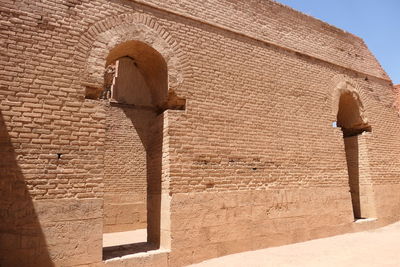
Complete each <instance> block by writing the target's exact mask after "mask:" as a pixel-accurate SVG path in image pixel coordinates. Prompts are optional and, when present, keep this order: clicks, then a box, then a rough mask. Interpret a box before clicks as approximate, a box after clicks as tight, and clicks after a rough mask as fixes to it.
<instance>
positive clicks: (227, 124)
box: [0, 0, 400, 266]
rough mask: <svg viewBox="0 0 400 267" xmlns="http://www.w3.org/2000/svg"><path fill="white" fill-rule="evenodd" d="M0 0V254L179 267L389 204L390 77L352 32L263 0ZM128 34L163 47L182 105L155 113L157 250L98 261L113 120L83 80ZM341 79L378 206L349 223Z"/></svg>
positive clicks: (343, 226) (317, 233) (395, 179)
mask: <svg viewBox="0 0 400 267" xmlns="http://www.w3.org/2000/svg"><path fill="white" fill-rule="evenodd" d="M0 12H1V14H2V15H1V16H2V19H1V21H0V25H1V26H0V27H1V28H0V36H1V37H0V38H1V40H2V42H3V43H4V48H3V49H4V53H3V54H2V56H1V58H0V62H1V64H0V79H1V81H2V83H1V87H0V100H1V105H0V112H1V114H0V122H1V124H0V126H1V127H0V135H1V137H2V138H1V146H0V147H1V150H0V153H1V157H0V158H1V160H0V167H1V170H2V171H1V172H0V175H1V177H0V178H1V179H0V203H1V204H0V211H1V212H0V216H1V218H0V222H1V223H0V240H7V241H8V242H0V263H1V264H3V265H6V266H7V265H14V266H16V265H17V266H28V265H29V264H31V265H32V264H34V265H36V266H51V265H52V264H53V263H55V264H56V265H57V266H66V265H68V266H79V265H85V264H86V265H90V264H92V265H93V266H103V265H108V266H116V265H117V264H129V263H132V264H133V263H138V262H140V261H142V262H147V264H149V266H151V265H152V264H153V263H155V262H158V264H165V265H166V264H168V265H170V266H182V265H185V264H190V263H193V262H199V261H201V260H204V259H207V258H211V257H217V256H222V255H226V254H229V253H234V252H240V251H246V250H252V249H257V248H264V247H268V246H274V245H282V244H288V243H292V242H297V241H304V240H308V239H311V238H318V237H324V236H329V235H334V234H340V233H345V232H350V231H359V230H363V229H371V228H374V227H378V226H382V225H384V224H387V223H390V222H393V221H395V220H399V219H400V218H399V214H400V213H399V210H400V197H399V196H400V195H399V194H398V192H399V191H400V180H399V173H400V158H399V157H398V151H399V149H400V144H399V142H398V140H399V133H400V126H399V118H398V116H397V114H396V112H395V110H394V109H393V107H392V103H393V98H394V93H393V91H392V86H391V82H390V80H389V79H388V77H387V75H386V74H385V72H384V71H383V70H382V68H381V67H380V65H379V63H378V62H377V61H376V59H375V58H374V56H373V55H372V54H371V52H370V51H369V50H368V49H367V48H366V46H365V44H364V43H363V42H362V40H361V39H359V38H358V37H355V36H353V35H351V34H348V33H345V32H343V31H341V30H339V29H336V28H334V27H331V26H329V25H327V24H325V23H323V22H321V21H318V20H316V19H313V18H311V17H308V16H306V15H303V14H300V13H298V12H295V11H293V10H292V9H289V8H287V7H284V6H282V5H280V4H277V3H274V2H270V1H262V2H261V1H255V0H254V1H242V2H240V1H228V0H224V1H209V2H206V3H202V4H199V2H198V1H193V0H184V1H180V3H179V4H178V3H175V1H156V0H149V1H146V2H144V1H124V0H122V1H105V0H95V1H88V0H79V1H72V0H71V1H70V0H68V1H62V2H61V1H50V0H41V1H19V2H10V1H7V0H2V1H0ZM132 38H135V39H138V40H139V41H142V42H145V43H147V44H149V45H151V46H152V47H154V48H155V49H156V50H157V51H159V52H160V53H161V54H162V55H163V57H164V58H165V60H166V61H167V63H168V73H169V87H170V88H172V89H173V90H174V91H175V92H176V94H177V95H178V96H180V97H183V98H185V99H186V100H187V105H186V110H185V111H179V110H167V111H165V112H164V116H162V117H158V120H162V122H163V124H164V131H163V137H164V140H163V151H162V152H163V154H162V192H161V193H162V194H161V196H160V195H159V194H157V193H158V192H152V193H154V194H153V195H151V199H157V197H161V199H162V200H161V212H160V214H161V218H162V220H161V225H160V226H159V227H160V229H161V235H162V237H161V239H162V240H161V244H162V247H163V248H166V249H168V250H163V252H162V253H160V254H149V255H147V256H140V257H139V256H138V257H133V258H129V259H120V260H115V261H110V262H106V263H103V262H102V261H101V259H102V257H101V254H102V250H101V249H102V248H101V240H102V233H103V228H104V227H103V224H104V219H103V212H104V209H106V206H104V202H103V199H104V200H105V199H106V196H107V195H106V191H105V183H107V179H106V177H107V167H106V166H107V164H106V162H107V157H108V156H107V155H108V154H107V153H106V151H107V146H108V144H107V142H106V141H107V134H106V132H107V131H106V126H107V125H108V124H110V122H108V119H107V120H106V114H113V116H114V115H115V116H118V119H119V120H120V121H121V125H124V122H127V121H126V120H125V119H124V117H123V114H122V113H121V110H118V112H117V111H116V112H115V113H113V109H112V108H108V107H107V105H105V104H104V103H102V102H100V101H94V100H85V99H84V95H85V87H86V86H87V85H88V84H89V85H93V86H98V85H99V86H101V85H102V80H101V77H102V72H103V71H104V67H105V61H106V60H105V59H106V57H107V54H108V53H109V51H110V49H111V48H112V47H113V46H115V45H117V44H118V43H120V42H123V41H126V40H129V39H132ZM99 77H100V78H99ZM342 90H350V91H351V92H355V93H356V94H357V95H359V97H360V99H361V101H362V103H363V109H364V113H363V114H364V116H365V117H366V118H367V119H368V123H369V124H370V125H371V127H372V133H366V134H364V135H362V136H361V138H360V140H359V142H360V143H359V145H360V148H361V149H360V150H361V152H360V153H362V155H363V158H364V164H363V165H362V166H361V168H360V173H362V177H360V179H361V180H362V181H363V187H362V188H361V191H362V192H360V194H361V196H362V198H363V199H366V201H367V203H366V205H372V206H373V208H374V209H375V211H374V215H376V217H377V218H378V220H377V221H375V222H371V223H367V224H362V225H359V224H354V223H353V220H354V218H353V215H352V206H351V197H350V193H349V185H348V175H347V167H346V155H345V151H344V142H343V138H342V133H341V131H340V129H338V128H332V126H331V123H332V122H334V121H336V114H337V99H336V98H337V97H336V95H337V94H338V92H340V91H342ZM335 103H336V104H335ZM108 112H111V113H108ZM114 121H115V120H114ZM58 154H60V156H58ZM61 154H62V155H61ZM59 157H60V158H59ZM3 170H4V171H3ZM109 170H110V169H109ZM111 171H112V169H111ZM111 171H110V172H111ZM121 181H123V180H121ZM167 254H169V255H168V256H167ZM143 257H144V258H145V259H144V258H143ZM146 257H147V258H146ZM167 262H168V263H167ZM153 265H154V264H153Z"/></svg>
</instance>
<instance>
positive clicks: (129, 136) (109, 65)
mask: <svg viewBox="0 0 400 267" xmlns="http://www.w3.org/2000/svg"><path fill="white" fill-rule="evenodd" d="M100 97H101V98H103V99H109V101H107V102H106V103H108V104H107V107H106V109H107V115H106V116H107V118H106V121H107V127H106V144H105V149H106V151H105V164H104V165H105V173H104V177H105V178H104V233H106V234H107V235H108V234H109V233H114V234H116V232H117V234H116V235H113V237H112V238H111V240H112V241H111V242H110V243H108V245H106V247H104V249H103V251H104V253H103V256H104V258H105V259H107V258H112V257H116V256H121V255H124V254H132V253H135V252H142V251H147V250H152V249H157V248H159V246H160V216H161V175H162V153H163V151H162V146H163V128H164V125H163V122H164V116H163V111H164V108H163V107H164V106H165V105H166V103H167V97H168V71H167V64H166V62H165V60H164V59H163V57H162V56H161V54H160V53H159V52H157V51H156V50H155V49H153V48H152V47H150V46H149V45H147V44H145V43H143V42H140V41H128V42H124V43H122V44H119V45H118V46H116V47H115V48H113V49H112V50H111V51H110V53H109V55H108V57H107V60H106V68H105V74H104V89H103V91H102V92H100ZM146 236H147V238H146ZM114 237H115V238H114ZM119 241H120V242H119Z"/></svg>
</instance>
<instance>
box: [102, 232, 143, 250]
mask: <svg viewBox="0 0 400 267" xmlns="http://www.w3.org/2000/svg"><path fill="white" fill-rule="evenodd" d="M146 241H147V230H146V229H139V230H134V231H127V232H118V233H109V234H103V247H113V246H120V245H128V244H134V243H142V242H146Z"/></svg>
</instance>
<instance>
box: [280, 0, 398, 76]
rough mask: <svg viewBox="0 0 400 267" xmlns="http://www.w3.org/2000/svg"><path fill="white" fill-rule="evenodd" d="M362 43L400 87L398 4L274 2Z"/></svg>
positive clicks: (380, 0) (376, 0)
mask: <svg viewBox="0 0 400 267" xmlns="http://www.w3.org/2000/svg"><path fill="white" fill-rule="evenodd" d="M275 1H277V2H280V3H282V4H285V5H287V6H290V7H292V8H294V9H296V10H298V11H301V12H303V13H305V14H308V15H310V16H313V17H315V18H318V19H320V20H322V21H325V22H327V23H329V24H331V25H334V26H336V27H338V28H341V29H343V30H345V31H348V32H351V33H353V34H355V35H357V36H359V37H361V38H362V39H364V41H365V43H366V44H367V46H368V47H369V49H370V50H371V51H372V53H373V54H374V55H375V57H376V58H377V59H378V61H379V62H380V63H381V65H382V67H383V68H384V69H385V71H386V73H387V74H388V75H389V76H390V78H391V79H392V80H393V83H394V84H400V0H275Z"/></svg>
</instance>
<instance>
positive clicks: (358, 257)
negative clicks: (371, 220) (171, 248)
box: [191, 222, 400, 267]
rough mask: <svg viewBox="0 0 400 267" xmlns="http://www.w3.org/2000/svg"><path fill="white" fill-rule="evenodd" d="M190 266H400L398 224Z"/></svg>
mask: <svg viewBox="0 0 400 267" xmlns="http://www.w3.org/2000/svg"><path fill="white" fill-rule="evenodd" d="M191 266H192V267H215V266H223V267H275V266H276V267H278V266H279V267H302V266H306V267H315V266H318V267H330V266H332V267H333V266H334V267H347V266H349V267H350V266H351V267H357V266H362V267H388V266H391V267H400V222H397V223H395V224H391V225H389V226H386V227H383V228H379V229H376V230H371V231H366V232H359V233H351V234H345V235H339V236H334V237H329V238H323V239H317V240H311V241H307V242H303V243H297V244H291V245H286V246H281V247H274V248H267V249H262V250H257V251H249V252H244V253H238V254H233V255H228V256H224V257H220V258H216V259H211V260H207V261H204V262H202V263H199V264H195V265H191Z"/></svg>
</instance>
